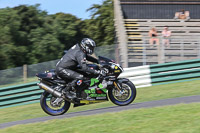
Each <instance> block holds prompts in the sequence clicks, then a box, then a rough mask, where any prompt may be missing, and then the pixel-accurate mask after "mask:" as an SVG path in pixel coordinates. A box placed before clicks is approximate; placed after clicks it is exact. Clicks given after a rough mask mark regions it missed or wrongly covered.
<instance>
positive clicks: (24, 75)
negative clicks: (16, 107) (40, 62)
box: [23, 64, 27, 82]
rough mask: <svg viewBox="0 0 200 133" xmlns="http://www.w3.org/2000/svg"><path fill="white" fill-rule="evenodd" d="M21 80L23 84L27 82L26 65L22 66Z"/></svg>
mask: <svg viewBox="0 0 200 133" xmlns="http://www.w3.org/2000/svg"><path fill="white" fill-rule="evenodd" d="M23 78H24V82H26V81H27V64H24V65H23Z"/></svg>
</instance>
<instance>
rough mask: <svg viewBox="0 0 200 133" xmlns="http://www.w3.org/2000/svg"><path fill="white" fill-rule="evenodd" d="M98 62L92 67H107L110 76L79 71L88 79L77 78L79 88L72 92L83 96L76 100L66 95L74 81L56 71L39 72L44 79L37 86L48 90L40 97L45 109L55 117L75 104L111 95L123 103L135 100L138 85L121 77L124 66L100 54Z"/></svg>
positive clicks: (40, 78) (110, 96) (105, 99)
mask: <svg viewBox="0 0 200 133" xmlns="http://www.w3.org/2000/svg"><path fill="white" fill-rule="evenodd" d="M98 61H99V65H96V64H88V66H89V67H90V68H92V69H96V70H100V69H104V70H105V71H106V76H101V75H99V76H98V77H95V75H91V74H88V73H85V72H81V71H80V72H79V73H81V74H83V75H84V76H85V77H87V78H88V80H85V81H82V80H79V81H77V85H76V88H75V89H74V90H72V91H73V92H74V93H77V94H79V96H80V97H79V98H75V99H68V98H67V97H66V96H65V95H64V94H63V90H64V89H65V87H66V85H67V84H68V83H70V80H68V81H66V80H62V79H61V78H59V77H58V76H57V75H56V73H55V70H50V71H46V72H44V73H39V74H36V76H37V77H38V80H39V81H40V82H39V83H38V84H37V85H38V86H39V87H40V88H41V89H43V90H44V92H43V93H42V95H41V97H40V105H41V108H42V109H43V111H44V112H46V113H47V114H49V115H53V116H56V115H62V114H64V113H66V112H67V111H68V110H69V108H70V105H71V103H73V104H74V107H78V106H82V105H86V104H92V103H100V102H104V101H108V97H109V99H110V101H111V102H113V103H114V104H116V105H119V106H125V105H128V104H130V103H132V102H133V101H134V99H135V97H136V88H135V86H134V84H133V83H132V82H131V81H130V80H129V79H126V78H118V76H119V75H120V74H121V73H122V72H123V68H122V67H121V66H120V65H119V64H116V63H115V62H114V61H113V60H111V59H108V58H106V57H102V56H99V58H98ZM77 71H78V69H77Z"/></svg>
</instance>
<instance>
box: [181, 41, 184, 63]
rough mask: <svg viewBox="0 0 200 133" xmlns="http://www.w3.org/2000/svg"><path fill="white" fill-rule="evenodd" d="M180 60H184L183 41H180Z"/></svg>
mask: <svg viewBox="0 0 200 133" xmlns="http://www.w3.org/2000/svg"><path fill="white" fill-rule="evenodd" d="M181 60H184V45H183V40H182V41H181Z"/></svg>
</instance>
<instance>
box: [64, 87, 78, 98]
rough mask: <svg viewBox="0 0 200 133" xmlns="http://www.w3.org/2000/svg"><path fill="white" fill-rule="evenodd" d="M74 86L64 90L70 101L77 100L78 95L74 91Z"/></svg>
mask: <svg viewBox="0 0 200 133" xmlns="http://www.w3.org/2000/svg"><path fill="white" fill-rule="evenodd" d="M72 88H73V87H72V86H71V85H67V86H66V88H65V89H64V91H63V93H64V95H65V97H67V98H69V99H74V98H76V93H75V92H73V91H72Z"/></svg>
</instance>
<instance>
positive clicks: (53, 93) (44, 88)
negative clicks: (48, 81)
mask: <svg viewBox="0 0 200 133" xmlns="http://www.w3.org/2000/svg"><path fill="white" fill-rule="evenodd" d="M37 85H38V86H39V87H40V88H42V89H43V90H45V91H47V92H49V93H50V94H52V95H53V96H55V97H62V94H61V93H60V92H58V91H56V90H54V89H52V88H51V87H49V86H47V85H45V84H44V83H37Z"/></svg>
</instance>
